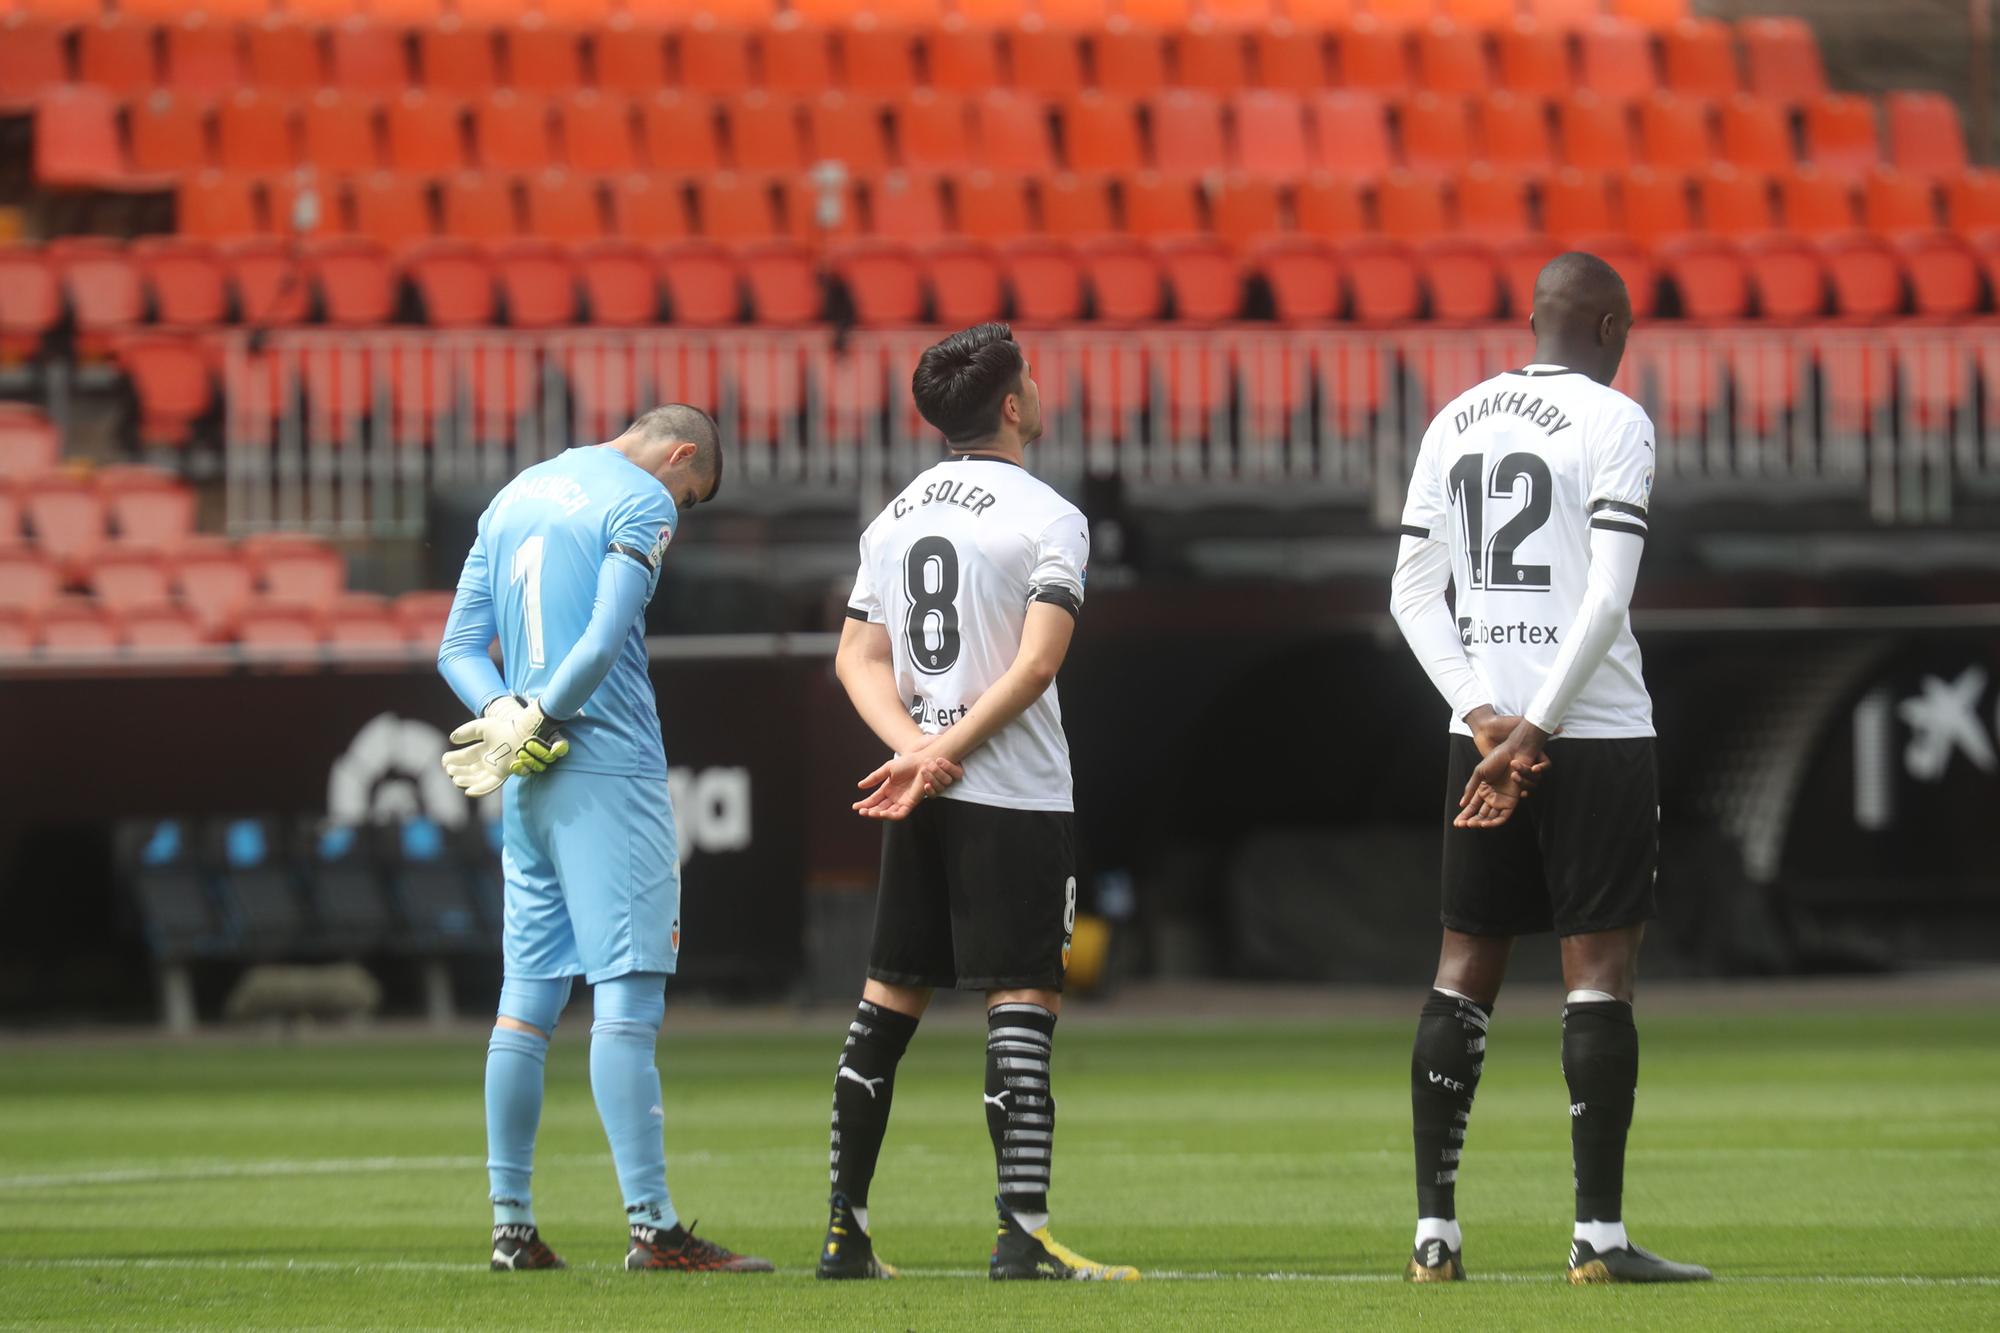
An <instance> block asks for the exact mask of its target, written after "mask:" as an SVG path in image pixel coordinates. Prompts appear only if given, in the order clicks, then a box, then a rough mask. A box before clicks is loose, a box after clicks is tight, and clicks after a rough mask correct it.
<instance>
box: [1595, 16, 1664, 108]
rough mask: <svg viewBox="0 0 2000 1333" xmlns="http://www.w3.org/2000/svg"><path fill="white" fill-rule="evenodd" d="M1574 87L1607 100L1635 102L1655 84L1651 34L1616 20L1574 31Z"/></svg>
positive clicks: (1646, 94) (1645, 94) (1654, 87)
mask: <svg viewBox="0 0 2000 1333" xmlns="http://www.w3.org/2000/svg"><path fill="white" fill-rule="evenodd" d="M1577 40H1578V47H1577V53H1578V57H1579V59H1578V64H1577V73H1578V76H1579V77H1578V82H1577V87H1579V88H1581V89H1586V90H1588V91H1590V92H1594V93H1596V94H1597V95H1598V96H1599V97H1602V98H1604V99H1606V100H1607V101H1626V102H1636V101H1638V100H1639V99H1640V98H1643V97H1649V96H1651V95H1652V93H1653V92H1654V90H1655V89H1656V88H1657V87H1658V86H1659V80H1658V76H1657V75H1656V74H1655V72H1654V69H1653V39H1652V34H1650V33H1648V32H1647V31H1646V30H1645V29H1643V28H1641V27H1638V26H1637V25H1635V24H1631V23H1625V22H1622V21H1620V20H1618V19H1600V20H1599V21H1598V22H1596V23H1592V24H1590V25H1589V26H1587V27H1586V28H1584V30H1583V31H1582V32H1581V33H1580V34H1578V39H1577Z"/></svg>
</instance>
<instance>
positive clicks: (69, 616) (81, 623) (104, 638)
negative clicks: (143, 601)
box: [38, 597, 119, 655]
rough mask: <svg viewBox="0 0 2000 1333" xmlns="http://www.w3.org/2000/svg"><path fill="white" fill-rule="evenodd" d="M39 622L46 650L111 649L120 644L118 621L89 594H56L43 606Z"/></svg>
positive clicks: (44, 650) (79, 650)
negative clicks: (61, 595)
mask: <svg viewBox="0 0 2000 1333" xmlns="http://www.w3.org/2000/svg"><path fill="white" fill-rule="evenodd" d="M38 624H39V627H40V630H41V644H42V651H43V652H45V653H52V654H57V655H61V654H64V653H81V654H90V653H108V652H114V651H116V650H117V648H118V642H119V629H118V621H117V620H116V619H114V618H113V617H112V616H111V614H110V613H109V612H107V611H105V610H104V608H103V607H101V606H98V605H97V604H96V603H95V602H93V601H91V600H90V599H89V598H85V597H60V598H57V599H56V600H55V601H53V602H51V603H49V605H48V606H46V607H44V608H43V609H42V614H41V615H40V617H38Z"/></svg>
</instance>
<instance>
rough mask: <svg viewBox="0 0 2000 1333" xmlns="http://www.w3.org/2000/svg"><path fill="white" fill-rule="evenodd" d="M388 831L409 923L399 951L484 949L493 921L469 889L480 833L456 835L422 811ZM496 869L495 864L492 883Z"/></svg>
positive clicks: (399, 895) (481, 839)
mask: <svg viewBox="0 0 2000 1333" xmlns="http://www.w3.org/2000/svg"><path fill="white" fill-rule="evenodd" d="M386 833H387V838H388V859H389V861H390V863H391V865H392V867H393V871H394V876H395V881H396V893H397V898H398V901H399V905H400V907H401V909H402V916H403V920H404V922H405V924H406V927H407V929H406V930H405V932H404V933H403V935H402V937H401V939H400V941H399V943H400V946H401V948H402V951H403V952H406V953H457V952H476V951H480V950H484V949H486V948H488V947H489V946H490V944H491V941H492V939H493V936H494V933H495V930H496V928H497V923H493V922H489V921H488V920H486V919H484V918H483V916H482V914H481V913H480V912H479V911H478V909H477V906H476V904H475V896H474V892H473V883H474V872H475V864H474V861H473V857H474V856H476V855H478V853H479V851H480V849H481V848H483V845H484V835H483V833H481V832H479V831H477V830H472V831H468V832H467V833H461V834H454V833H452V832H450V831H448V830H446V829H445V828H444V827H443V826H442V825H440V824H439V823H438V822H437V821H436V820H433V819H428V818H424V817H422V816H417V817H413V818H410V819H405V820H403V821H402V822H401V823H399V824H395V825H391V826H389V828H388V829H387V830H386ZM498 874H499V869H498V866H497V865H496V866H495V867H494V871H493V877H494V879H495V880H496V882H497V879H498Z"/></svg>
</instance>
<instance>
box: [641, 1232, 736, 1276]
mask: <svg viewBox="0 0 2000 1333" xmlns="http://www.w3.org/2000/svg"><path fill="white" fill-rule="evenodd" d="M625 1267H626V1269H627V1270H628V1271H630V1272H634V1273H640V1272H653V1271H659V1270H668V1271H673V1272H680V1273H768V1272H770V1271H771V1261H770V1260H769V1259H754V1258H752V1257H751V1256H749V1255H747V1254H738V1253H736V1252H735V1251H734V1250H729V1249H725V1248H723V1247H722V1246H720V1245H717V1244H716V1243H715V1242H714V1241H712V1240H709V1239H708V1238H707V1237H705V1236H697V1235H695V1234H694V1228H693V1227H691V1226H689V1227H683V1226H681V1225H680V1224H679V1223H675V1224H674V1225H673V1227H672V1228H667V1227H649V1226H645V1225H643V1224H639V1223H635V1224H633V1227H632V1248H631V1249H629V1250H627V1251H626V1252H625Z"/></svg>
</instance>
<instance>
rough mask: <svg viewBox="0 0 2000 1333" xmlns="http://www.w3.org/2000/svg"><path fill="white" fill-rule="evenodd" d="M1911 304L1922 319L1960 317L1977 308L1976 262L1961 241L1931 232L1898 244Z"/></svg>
mask: <svg viewBox="0 0 2000 1333" xmlns="http://www.w3.org/2000/svg"><path fill="white" fill-rule="evenodd" d="M1898 249H1899V250H1900V251H1901V257H1902V261H1903V272H1904V274H1905V276H1906V277H1907V278H1908V279H1909V283H1910V298H1911V306H1912V308H1913V309H1914V310H1915V312H1916V314H1917V315H1918V316H1919V317H1921V318H1925V319H1948V320H1956V319H1964V318H1966V317H1967V316H1968V315H1971V314H1972V313H1973V312H1974V311H1975V310H1977V309H1978V307H1979V261H1978V260H1977V259H1975V258H1974V257H1973V254H1972V251H1971V250H1970V249H1968V248H1967V246H1966V244H1965V242H1964V241H1962V240H1960V239H1959V238H1958V237H1956V236H1951V235H1947V234H1944V233H1939V232H1933V233H1931V234H1929V235H1924V236H1906V237H1904V238H1903V239H1902V240H1901V241H1900V242H1899V243H1898Z"/></svg>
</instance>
